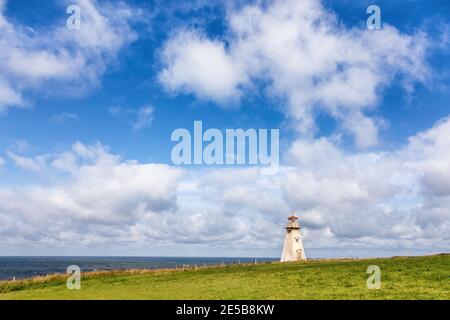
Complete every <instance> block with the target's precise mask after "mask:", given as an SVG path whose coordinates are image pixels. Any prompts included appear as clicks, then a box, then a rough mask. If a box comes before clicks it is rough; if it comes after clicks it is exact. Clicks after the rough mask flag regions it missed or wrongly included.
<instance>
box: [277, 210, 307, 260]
mask: <svg viewBox="0 0 450 320" xmlns="http://www.w3.org/2000/svg"><path fill="white" fill-rule="evenodd" d="M288 220H289V223H288V224H287V226H286V227H285V229H286V237H285V238H284V246H283V253H282V254H281V260H280V261H281V262H285V261H302V260H306V256H305V249H303V242H302V235H301V234H300V225H299V224H298V222H297V220H298V217H297V216H295V215H292V216H290V217H288Z"/></svg>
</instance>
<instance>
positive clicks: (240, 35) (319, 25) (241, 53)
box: [160, 0, 429, 148]
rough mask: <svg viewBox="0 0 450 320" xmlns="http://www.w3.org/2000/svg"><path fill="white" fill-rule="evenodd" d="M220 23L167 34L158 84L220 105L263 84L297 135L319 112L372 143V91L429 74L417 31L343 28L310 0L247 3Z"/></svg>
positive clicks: (308, 129) (375, 125)
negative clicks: (212, 31) (212, 33)
mask: <svg viewBox="0 0 450 320" xmlns="http://www.w3.org/2000/svg"><path fill="white" fill-rule="evenodd" d="M226 22H227V27H228V33H227V35H226V36H224V38H223V39H211V38H208V37H206V36H205V35H202V34H200V31H196V30H187V29H180V30H178V31H177V32H174V35H173V36H172V37H171V38H170V39H169V40H168V41H167V43H166V44H165V46H164V48H163V51H162V62H163V68H162V70H161V72H160V81H161V83H162V84H163V86H164V87H165V88H166V89H168V90H170V91H173V92H186V93H193V94H195V95H197V96H198V97H200V98H202V99H205V98H208V99H212V100H215V101H217V102H219V103H222V104H223V102H224V101H227V99H230V98H236V97H239V96H241V95H243V94H245V93H246V92H247V91H248V90H250V91H251V89H252V88H253V87H254V85H255V84H256V83H266V91H267V94H268V95H274V96H276V97H278V98H282V99H283V100H284V101H285V103H284V105H285V107H283V108H282V109H283V110H284V111H285V112H286V114H287V115H289V117H290V118H291V120H292V121H294V122H295V123H296V124H297V128H298V131H299V132H300V133H302V134H311V133H312V132H313V131H314V117H315V115H316V113H318V112H326V113H328V114H329V115H330V116H332V117H334V118H335V119H337V120H338V121H339V123H340V124H341V125H342V127H343V128H344V129H345V130H346V131H347V132H349V133H350V134H352V135H354V136H355V141H356V145H357V146H359V147H362V148H364V147H369V146H372V145H375V144H377V142H378V131H379V129H380V127H381V126H382V124H383V122H382V121H381V123H380V121H378V120H377V119H374V118H372V117H370V116H368V115H367V112H368V111H370V110H372V109H374V108H375V107H376V105H377V103H378V101H379V99H380V95H379V93H380V91H381V90H382V89H383V88H384V87H386V86H388V85H389V84H390V83H391V82H392V81H393V79H394V78H395V79H398V80H399V81H401V83H402V84H403V86H404V88H405V90H411V87H412V84H413V83H414V82H426V81H427V79H428V77H429V68H428V65H427V62H426V53H427V49H428V46H429V41H428V40H427V37H426V35H425V34H423V33H421V32H417V33H415V34H411V35H410V34H403V33H401V32H400V31H399V30H397V29H396V28H394V27H392V26H389V25H386V24H385V25H384V27H383V29H382V30H368V29H357V28H348V27H345V26H344V25H343V24H341V23H340V22H339V21H338V18H337V17H336V16H335V15H334V14H333V13H331V12H329V11H327V10H326V9H325V8H324V7H323V6H322V5H321V3H320V1H318V0H306V1H294V0H283V1H274V2H271V3H270V4H268V5H267V6H263V5H261V4H259V3H258V4H254V5H247V6H245V7H244V8H242V9H240V10H234V11H231V12H229V14H228V18H227V21H226Z"/></svg>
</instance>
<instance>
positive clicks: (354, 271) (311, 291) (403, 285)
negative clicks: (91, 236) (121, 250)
mask: <svg viewBox="0 0 450 320" xmlns="http://www.w3.org/2000/svg"><path fill="white" fill-rule="evenodd" d="M369 265H378V266H379V267H380V268H381V289H379V290H369V289H367V278H368V277H369V274H367V267H368V266H369ZM0 299H224V300H226V299H450V255H448V254H447V255H435V256H426V257H396V258H383V259H367V260H318V261H308V262H304V263H262V264H257V265H235V266H225V267H210V268H204V269H197V270H192V269H190V270H184V271H181V270H178V271H175V270H172V271H167V270H161V271H137V270H130V271H116V272H104V273H91V274H85V275H83V277H82V280H81V290H69V289H67V288H66V276H65V275H53V276H49V277H41V278H34V279H29V280H22V281H16V282H0Z"/></svg>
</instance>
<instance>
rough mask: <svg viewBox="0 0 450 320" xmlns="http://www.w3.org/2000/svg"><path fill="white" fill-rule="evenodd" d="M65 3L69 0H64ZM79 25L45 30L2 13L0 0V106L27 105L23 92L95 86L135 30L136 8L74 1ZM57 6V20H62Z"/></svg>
mask: <svg viewBox="0 0 450 320" xmlns="http://www.w3.org/2000/svg"><path fill="white" fill-rule="evenodd" d="M65 3H66V4H67V5H68V4H69V1H65ZM70 4H73V5H78V6H79V7H80V10H81V28H80V29H79V30H69V29H68V28H67V27H66V25H65V23H61V24H58V25H55V26H54V27H53V28H51V27H49V28H48V29H46V30H42V31H40V30H32V29H30V28H27V26H24V25H19V24H15V23H13V22H11V20H10V19H9V17H6V16H5V10H6V6H7V5H8V2H7V1H5V0H3V1H2V2H1V5H0V48H1V50H0V111H2V110H6V109H7V108H9V107H23V106H26V105H27V99H26V97H25V95H24V92H25V91H27V90H31V91H32V90H36V89H38V90H47V91H48V92H49V93H52V92H54V90H52V88H53V85H54V84H55V83H57V84H58V92H65V93H68V94H79V93H80V92H83V91H86V90H89V89H90V88H92V87H93V86H96V85H97V84H98V82H99V78H100V77H101V75H102V74H103V72H104V71H105V69H106V67H107V65H108V64H110V63H111V62H113V61H114V60H115V59H116V57H117V54H118V52H119V51H120V50H121V49H122V48H124V47H126V46H127V45H128V44H129V43H131V42H133V41H134V40H135V39H136V37H137V35H136V33H135V32H134V31H133V30H132V28H131V22H132V20H133V18H135V17H136V16H137V15H138V14H139V12H138V11H137V10H134V9H132V8H131V7H129V6H127V5H125V4H124V3H122V2H118V3H114V4H111V3H109V2H102V4H101V6H100V4H98V3H97V1H95V0H76V1H70ZM67 17H68V15H66V12H65V7H64V6H62V7H61V22H65V19H67Z"/></svg>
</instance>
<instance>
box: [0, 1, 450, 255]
mask: <svg viewBox="0 0 450 320" xmlns="http://www.w3.org/2000/svg"><path fill="white" fill-rule="evenodd" d="M72 2H73V3H77V4H78V5H80V7H81V13H82V15H81V19H82V20H81V23H82V24H81V29H80V30H64V28H65V23H66V19H67V17H68V15H67V14H66V13H65V11H66V8H67V6H68V5H69V4H72ZM72 2H70V1H66V2H64V1H63V2H59V1H39V0H33V1H5V0H0V8H2V7H3V9H2V11H1V12H2V13H1V16H0V17H1V19H0V32H1V33H2V35H0V46H1V51H3V53H0V55H1V56H3V58H4V59H3V61H4V62H3V63H2V64H0V71H2V72H1V74H0V95H2V94H3V97H0V111H1V114H0V159H1V160H2V161H1V162H0V164H2V165H1V166H0V187H1V188H2V193H0V198H1V197H4V199H3V203H4V205H3V207H2V206H0V215H3V219H5V220H4V221H7V223H6V224H5V226H6V227H4V228H3V229H1V228H0V239H2V238H3V243H5V244H7V245H4V246H1V245H0V254H29V253H30V252H37V253H38V254H49V253H53V254H63V255H64V254H87V255H89V254H99V253H100V252H106V253H110V254H119V255H127V252H130V253H132V254H138V255H157V254H162V253H168V254H170V255H184V253H185V252H187V253H188V254H190V255H217V250H218V249H217V248H222V250H223V248H226V249H224V250H223V252H224V254H226V255H250V256H252V255H260V256H276V255H277V254H278V251H279V250H281V249H280V248H279V246H280V243H281V240H280V239H281V238H282V233H281V235H280V233H279V232H282V231H283V230H282V227H281V226H282V225H283V223H284V219H285V216H287V215H288V213H289V210H299V211H300V212H302V214H303V213H305V214H304V220H303V222H304V226H305V249H306V251H307V255H308V246H309V250H310V252H311V253H312V255H313V256H346V255H347V256H348V255H353V256H356V255H361V256H364V255H370V254H374V252H375V253H379V254H384V255H389V254H391V253H392V254H398V253H404V252H406V253H410V252H412V253H423V252H434V251H445V250H447V251H448V249H449V239H448V233H447V231H448V230H449V228H450V226H449V224H450V217H449V216H448V213H446V212H447V211H446V208H448V207H446V205H447V204H448V203H450V201H449V200H448V199H449V198H448V197H450V193H448V188H447V185H446V183H447V182H445V181H435V179H437V178H436V177H439V176H441V177H446V176H447V174H448V172H450V168H449V165H448V162H447V160H448V154H446V153H445V152H444V154H440V153H439V152H440V151H442V149H445V148H443V147H442V145H444V146H445V145H446V143H449V142H447V140H448V138H447V137H446V136H445V135H446V132H447V131H445V130H446V128H447V123H446V121H447V120H445V119H446V117H448V115H449V101H450V90H449V89H448V83H449V77H450V74H449V70H450V59H449V57H450V50H449V45H450V42H449V41H450V24H449V17H450V4H449V3H448V1H439V0H435V1H406V0H405V1H395V2H394V1H376V2H374V3H376V4H377V5H379V6H380V8H381V12H382V24H383V28H382V30H373V31H370V30H367V28H366V19H367V17H368V14H366V8H367V6H368V5H370V4H372V2H371V1H339V3H337V2H336V1H322V2H320V1H312V0H308V1H305V2H304V3H305V5H304V7H302V6H303V4H300V5H297V4H295V3H294V2H292V1H286V2H284V1H278V2H264V1H263V2H245V1H239V2H235V3H232V4H230V3H225V2H215V1H214V2H210V1H208V2H206V1H198V2H192V3H188V2H185V3H180V2H179V1H173V2H166V1H164V2H162V1H161V2H158V1H156V2H148V1H125V2H123V3H120V4H111V3H109V2H108V1H88V0H82V1H72ZM291 7H292V8H291ZM116 10H117V11H116ZM252 10H253V11H252ZM277 10H278V11H277ZM302 10H303V11H302ZM308 10H310V11H308ZM290 11H292V12H293V13H292V15H286V12H290ZM246 12H247V13H248V12H250V13H252V12H253V13H254V14H255V16H254V17H256V18H255V19H256V20H255V21H260V22H255V24H256V25H257V27H256V28H254V29H252V28H253V27H254V26H253V25H252V24H251V23H250V22H248V21H250V20H246V19H244V18H245V17H246V15H245V14H246ZM255 12H256V13H255ZM302 12H308V13H307V14H305V16H306V18H304V17H303V16H302ZM296 15H297V16H296ZM99 17H101V19H100V18H99ZM330 17H333V18H330ZM258 19H260V20H258ZM283 19H286V20H283ZM302 19H304V20H302ZM333 19H336V20H333ZM3 21H7V24H8V25H2V23H3ZM233 21H234V22H233ZM261 21H264V22H261ZM286 21H287V22H290V23H288V24H286V25H284V23H285V22H286ZM233 23H235V24H233ZM246 23H248V25H246ZM258 23H261V24H260V25H258ZM264 23H265V24H264ZM320 23H322V24H323V26H324V29H323V30H322V29H320V28H318V27H317V25H316V24H320ZM302 26H304V27H305V28H306V29H305V30H297V29H298V28H301V27H302ZM247 28H248V29H247ZM264 28H266V29H264ZM296 28H297V29H296ZM87 29H88V30H87ZM261 30H263V31H261ZM77 32H78V34H77ZM290 32H292V33H293V34H295V32H298V36H297V37H298V38H301V39H302V40H301V41H300V40H299V42H298V43H297V42H296V41H297V40H296V38H295V37H289V34H290ZM271 37H273V38H272V39H271ZM284 37H286V39H284ZM303 37H304V38H303ZM320 37H323V42H322V43H323V45H321V43H320V41H319V43H316V41H315V40H314V39H319V38H320ZM279 39H284V40H283V41H284V42H282V41H281V40H280V42H278V40H279ZM271 43H273V47H272V46H271V45H270V44H271ZM343 43H345V44H343ZM280 44H281V45H280ZM284 45H285V48H283V46H284ZM318 45H319V47H317V46H318ZM302 46H304V47H302ZM384 46H385V47H384ZM312 48H313V49H314V50H316V51H314V50H313V49H312ZM347 48H348V50H347ZM289 50H291V51H290V52H289ZM296 50H297V51H296ZM333 51H334V52H333ZM200 55H201V57H200ZM43 57H45V58H43ZM199 57H200V58H199ZM213 57H214V59H213ZM283 57H284V58H283ZM33 59H35V60H33ZM77 59H79V60H77ZM283 59H284V60H285V61H286V64H284V61H283ZM296 59H300V60H298V61H299V63H300V64H301V65H302V66H301V67H300V66H299V64H297V62H296V61H297V60H296ZM75 60H76V61H75ZM27 61H35V62H34V63H33V62H32V63H31V65H27V64H26V63H27ZM305 61H307V62H306V63H305ZM46 63H47V64H48V65H46ZM72 64H73V65H72ZM253 64H254V65H253ZM289 64H292V67H289ZM303 64H304V65H303ZM297 67H298V69H297ZM334 67H335V68H334ZM191 68H192V69H191ZM330 68H331V69H330ZM340 68H343V70H344V71H342V72H341V73H340V71H339V70H340ZM61 70H62V71H61ZM186 70H188V71H189V70H190V71H191V72H192V70H194V72H192V73H189V72H188V71H186ZM196 70H199V72H195V71H196ZM202 70H203V71H204V72H203V71H202ZM211 70H214V71H212V72H211ZM330 70H331V71H330ZM353 75H356V76H355V78H352V76H353ZM358 75H360V76H358ZM217 79H219V80H217ZM336 79H341V80H342V81H341V82H339V81H337V80H336ZM316 83H317V84H316ZM2 86H3V87H2ZM11 92H14V93H15V95H12V94H11ZM17 97H20V99H19V98H17ZM143 110H148V111H149V114H148V115H147V116H143V118H140V114H141V115H142V112H143ZM194 120H202V121H203V125H204V127H207V128H218V129H221V130H225V129H226V128H245V129H247V128H279V129H280V137H281V159H282V161H281V164H282V166H283V167H284V168H283V170H281V172H282V173H281V174H280V176H279V177H273V179H274V180H273V181H272V180H271V181H266V180H264V179H265V178H264V177H263V178H261V177H259V176H258V174H255V173H254V172H253V171H252V170H253V168H247V167H245V168H240V167H232V168H226V169H223V168H215V167H212V168H210V167H202V168H192V167H188V166H185V167H181V168H176V167H175V166H174V165H173V164H172V163H171V160H170V152H171V149H172V147H173V145H174V144H173V143H172V142H171V141H170V135H171V133H172V131H173V130H174V129H176V128H188V129H191V128H192V126H193V121H194ZM139 121H141V122H139ZM424 136H427V137H428V138H427V139H425V138H423V137H424ZM430 139H431V140H432V139H434V140H433V141H432V142H430ZM77 144H78V147H76V146H77ZM420 144H422V145H421V146H419V147H418V146H417V145H420ZM430 145H431V146H430ZM431 147H435V148H436V150H435V152H432V151H430V152H425V151H424V150H428V149H429V148H431ZM80 150H82V151H80ZM87 150H88V151H87ZM422 152H423V153H422ZM68 155H69V156H68ZM63 156H67V157H70V159H71V160H70V161H72V160H73V159H78V160H73V161H75V162H74V163H72V162H71V163H70V164H68V162H64V165H55V163H56V162H55V161H56V160H57V163H62V160H61V159H62V158H63ZM67 157H66V158H64V159H66V160H67ZM323 158H324V159H323ZM104 159H108V160H104ZM373 159H377V160H373ZM60 160H61V161H60ZM105 161H106V162H105ZM133 161H134V162H133ZM373 161H375V162H373ZM105 163H106V164H105ZM130 163H137V165H136V166H137V167H135V164H131V165H130ZM355 163H356V164H358V163H359V164H360V165H361V166H364V165H367V166H369V167H366V168H365V169H364V168H359V167H358V168H355V167H354V166H355ZM405 163H408V165H404V164H405ZM148 165H150V166H153V165H155V166H161V167H156V168H153V167H152V168H149V167H148ZM429 165H430V166H431V167H428V166H429ZM124 166H130V167H132V168H127V170H128V169H129V170H130V171H129V172H128V171H127V172H128V173H124V175H125V176H127V175H130V177H129V180H130V181H134V180H133V179H134V178H133V177H134V175H136V174H138V175H142V174H143V175H144V176H146V175H148V180H149V181H153V180H152V179H155V178H154V175H156V173H155V172H154V171H162V172H165V170H167V176H168V178H167V181H166V180H165V176H162V177H159V175H158V177H159V178H158V179H162V180H164V181H160V180H155V182H154V183H155V185H153V184H152V183H151V182H149V184H148V185H147V184H145V183H144V182H142V183H143V185H142V186H140V185H139V184H138V185H139V186H140V187H139V188H142V190H141V189H139V188H138V187H136V184H131V185H130V186H127V185H124V186H123V189H122V187H121V188H119V189H117V190H116V189H114V188H112V192H110V191H111V190H110V189H107V188H105V190H103V192H100V194H99V196H106V197H108V196H111V197H113V196H114V192H118V193H119V194H123V195H127V196H128V197H125V196H124V199H123V201H122V202H119V203H115V202H114V201H111V204H105V207H102V206H101V205H100V207H97V204H89V203H87V202H88V200H87V199H84V198H82V197H83V194H81V193H82V192H81V191H76V192H75V191H73V190H75V189H77V188H81V187H86V186H87V185H89V187H90V186H91V184H89V182H88V181H85V177H84V176H83V175H84V174H86V172H85V171H86V170H87V171H89V170H93V172H91V174H92V175H93V176H94V177H97V176H96V174H97V173H98V172H101V174H100V175H99V176H98V177H97V178H98V179H97V178H96V179H93V181H91V183H94V182H95V183H97V184H99V185H98V187H99V188H102V185H103V183H104V185H105V186H109V185H114V184H115V183H116V181H113V179H114V177H115V176H114V174H116V173H117V172H118V170H119V171H120V170H121V169H119V168H122V169H123V167H124ZM140 166H142V168H140ZM61 167H63V168H62V169H61ZM69 167H70V168H69ZM158 168H159V169H158ZM339 168H340V169H339ZM342 168H344V169H342ZM411 168H415V169H414V170H416V171H414V170H413V169H411ZM88 169H89V170H88ZM96 169H98V170H99V171H96ZM107 170H112V171H111V174H110V175H109V174H104V172H105V171H107ZM140 170H143V171H142V172H141V171H140ZM147 170H148V171H147ZM178 170H180V171H181V172H182V173H179V171H178ZM223 170H225V171H223ZM226 170H230V171H226ZM241 170H243V171H244V172H242V171H241ZM246 170H250V171H249V172H246ZM285 170H286V171H285ZM296 170H297V171H296ZM342 170H343V171H342ZM411 170H412V171H413V172H412V171H411ZM439 170H442V172H440V171H439ZM372 171H373V172H372ZM286 172H287V173H286ZM346 172H349V173H352V174H353V173H354V174H355V176H347V173H346ZM427 173H429V174H428V175H427ZM158 174H160V172H159V173H158ZM247 174H248V175H249V176H248V181H245V182H243V181H242V180H240V179H239V177H240V176H246V175H247ZM178 175H180V176H178ZM378 176H379V177H378ZM109 177H110V178H109ZM120 177H122V176H121V174H120ZM233 177H235V178H233ZM342 177H348V180H345V183H344V182H342ZM393 177H394V178H395V181H389V185H383V184H382V183H381V182H380V181H378V179H381V180H383V179H384V180H389V179H391V178H393ZM102 179H104V180H102ZM119 180H120V181H121V182H124V181H122V178H120V179H119ZM125 180H127V179H125ZM144 180H147V179H144ZM102 181H103V182H102ZM224 181H225V182H226V185H223V184H222V183H225V182H224ZM305 181H309V182H310V183H311V185H308V183H307V182H305ZM117 183H118V182H117ZM139 183H141V181H140V180H139ZM160 183H161V185H160ZM341 183H342V185H341ZM193 185H194V186H193ZM127 188H129V189H127ZM159 188H162V190H159ZM87 189H89V188H87ZM94 189H95V188H94ZM148 189H150V190H159V191H158V192H157V194H156V195H155V194H154V193H152V192H151V191H150V193H149V194H146V191H145V190H148ZM299 189H302V190H303V191H299ZM339 189H341V190H345V192H346V193H347V194H350V195H349V196H348V198H347V195H345V196H341V195H330V198H331V199H332V200H333V199H334V200H333V201H334V202H333V201H332V200H330V201H328V200H324V198H323V197H324V196H328V192H329V191H327V190H339ZM391 189H392V190H391ZM30 190H31V192H30ZM311 190H312V191H311ZM227 191H229V193H230V194H229V195H228V193H227ZM71 192H74V193H71ZM34 193H36V194H35V195H33V194H34ZM237 193H239V195H240V196H239V197H238V196H237V195H236V194H237ZM242 193H244V194H242ZM59 196H61V197H62V198H61V199H59V200H56V198H58V197H59ZM225 196H228V197H225ZM261 196H266V197H268V198H269V199H271V198H272V199H273V201H271V202H270V203H267V204H266V207H264V208H261V207H259V206H258V205H257V204H256V202H258V199H259V198H260V197H261ZM252 197H253V198H252ZM69 200H70V201H72V200H73V201H74V204H73V207H70V205H69V204H68V202H70V201H69ZM90 201H94V200H92V199H91V200H90ZM105 201H106V202H107V200H105ZM21 202H23V203H31V205H32V207H33V206H34V207H37V208H38V210H36V212H34V213H33V217H30V216H29V214H31V213H27V212H28V211H27V209H26V208H23V207H21V206H20V205H19V203H21ZM55 203H56V204H55ZM62 203H64V204H62ZM113 203H114V206H113ZM142 205H143V206H144V207H146V208H149V209H148V210H149V211H148V212H147V213H142V212H141V211H140V210H141V209H140V208H141V206H142ZM69 207H70V208H69ZM236 207H238V208H239V209H238V210H236ZM337 208H339V210H342V212H340V211H339V210H338V211H339V212H338V213H336V215H335V214H334V212H335V211H336V210H337ZM98 210H100V211H102V210H104V212H105V217H103V218H98V219H97V218H96V217H93V216H90V214H91V212H96V211H98ZM383 210H386V212H389V214H392V215H393V216H395V218H392V219H393V220H392V221H394V222H393V223H394V225H393V226H385V227H383V228H381V226H380V223H381V221H382V220H384V219H385V218H383V217H382V216H379V212H380V211H383ZM88 212H89V213H88ZM131 212H133V213H131ZM232 212H235V213H232ZM237 212H239V213H237ZM92 214H94V215H95V214H96V213H92ZM99 214H100V215H102V214H101V213H99ZM53 215H56V216H58V217H60V218H61V217H63V216H65V215H67V219H66V220H67V221H66V220H65V219H63V218H61V219H62V220H64V221H65V222H61V223H55V224H54V225H52V224H51V223H47V222H45V223H44V222H43V225H42V226H40V224H37V225H36V224H35V225H34V226H33V225H30V226H27V224H29V223H31V222H30V221H41V220H42V221H45V220H46V219H49V221H51V220H53V221H54V219H55V218H52V217H53ZM361 215H366V216H364V217H363V216H361ZM350 216H351V217H352V218H350ZM427 217H428V218H429V219H427ZM34 219H36V220H34ZM155 219H156V220H158V221H159V222H158V223H155ZM172 219H176V220H179V221H180V222H179V223H183V221H184V223H188V224H189V223H191V224H193V225H194V227H193V228H192V229H187V230H185V231H184V232H185V233H186V235H184V236H180V237H175V238H174V239H171V238H170V239H165V238H164V237H163V236H161V235H159V233H160V232H161V233H162V232H163V230H164V231H165V230H166V229H165V228H166V227H167V226H166V224H167V223H169V222H170V221H173V220H172ZM56 220H57V219H56ZM161 221H163V222H161ZM189 221H190V222H189ZM301 221H302V220H301ZM344 221H350V222H344ZM363 221H369V222H370V223H373V224H374V226H373V228H367V227H366V226H365V223H364V222H363ZM369 222H367V223H369ZM83 223H92V225H91V227H90V228H88V229H89V230H85V229H83V227H82V226H83ZM160 223H161V224H162V225H160ZM196 223H198V225H196ZM252 223H258V224H259V227H257V228H256V229H255V230H256V231H257V232H259V233H265V232H267V229H271V231H270V232H268V235H267V237H269V238H270V239H265V240H263V241H262V243H261V244H255V243H258V242H259V241H260V240H261V239H260V237H263V235H256V234H254V233H255V232H256V231H255V230H253V229H252V227H251V225H252ZM44 224H45V226H44ZM232 224H234V226H235V227H224V228H222V230H220V231H218V230H219V229H220V226H223V225H232ZM111 225H117V229H114V230H115V232H112V233H109V232H107V231H106V230H107V229H108V226H111ZM236 225H238V226H239V227H237V226H236ZM94 226H97V227H98V228H95V227H94ZM388 227H392V230H390V229H389V228H388ZM33 228H34V232H33ZM91 228H92V229H91ZM182 229H183V228H182ZM250 229H252V231H250ZM278 229H279V230H278ZM158 230H159V231H158ZM183 230H184V229H183ZM350 230H359V232H355V234H353V233H352V232H350ZM217 232H218V233H219V236H217V237H215V236H213V234H214V233H217ZM33 233H34V235H32V234H33ZM41 233H42V234H46V235H45V236H44V235H40V234H41ZM48 233H50V234H53V235H54V236H51V235H49V234H48ZM77 237H81V238H82V239H81V240H80V241H79V242H77V241H78V240H73V239H78V238H77ZM72 241H75V242H76V245H74V244H73V242H72ZM265 241H268V242H269V243H270V245H267V243H266V242H265ZM206 243H212V244H213V245H212V247H209V246H208V245H206ZM336 243H339V244H336ZM419 244H420V245H421V246H422V247H421V248H420V249H417V246H418V245H419ZM180 246H181V247H182V248H184V246H187V247H189V249H179V248H180ZM375 247H376V248H377V250H374V248H375ZM118 248H126V249H118ZM149 248H151V249H149ZM186 250H187V251H186ZM353 253H354V254H353Z"/></svg>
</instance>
